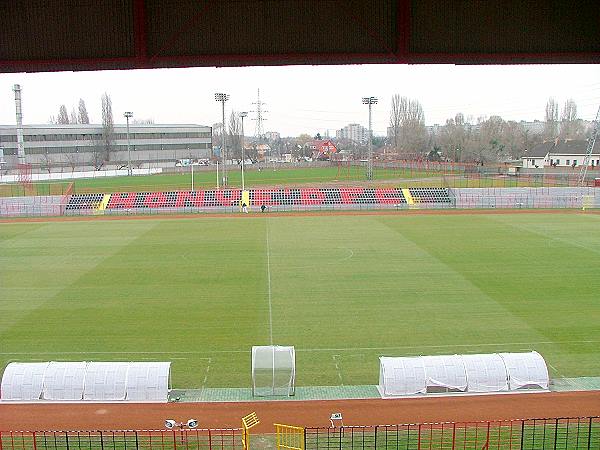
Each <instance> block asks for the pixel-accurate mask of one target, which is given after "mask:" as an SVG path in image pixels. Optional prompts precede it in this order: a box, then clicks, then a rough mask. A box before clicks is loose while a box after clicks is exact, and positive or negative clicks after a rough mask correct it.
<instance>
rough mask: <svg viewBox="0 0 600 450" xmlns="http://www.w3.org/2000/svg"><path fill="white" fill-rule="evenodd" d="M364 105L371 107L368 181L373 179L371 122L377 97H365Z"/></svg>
mask: <svg viewBox="0 0 600 450" xmlns="http://www.w3.org/2000/svg"><path fill="white" fill-rule="evenodd" d="M362 102H363V104H364V105H369V157H368V159H367V180H372V179H373V131H372V122H371V107H372V105H376V104H377V97H363V99H362Z"/></svg>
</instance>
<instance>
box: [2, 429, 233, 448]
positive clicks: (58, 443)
mask: <svg viewBox="0 0 600 450" xmlns="http://www.w3.org/2000/svg"><path fill="white" fill-rule="evenodd" d="M46 449H47V450H74V449H90V450H91V449H102V450H126V449H157V450H158V449H175V450H177V449H198V450H243V447H242V429H240V428H229V429H181V430H180V429H173V430H119V431H0V450H46Z"/></svg>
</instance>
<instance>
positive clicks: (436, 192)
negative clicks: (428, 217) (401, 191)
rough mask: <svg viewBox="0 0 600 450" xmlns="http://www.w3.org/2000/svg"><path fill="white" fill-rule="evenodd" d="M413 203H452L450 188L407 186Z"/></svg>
mask: <svg viewBox="0 0 600 450" xmlns="http://www.w3.org/2000/svg"><path fill="white" fill-rule="evenodd" d="M409 191H410V194H411V195H412V198H413V200H414V202H415V203H442V204H449V203H452V198H451V197H450V190H449V189H448V188H439V187H417V188H409Z"/></svg>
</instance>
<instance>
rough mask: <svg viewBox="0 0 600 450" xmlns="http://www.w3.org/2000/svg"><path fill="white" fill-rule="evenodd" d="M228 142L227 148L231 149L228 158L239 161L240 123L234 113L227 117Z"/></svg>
mask: <svg viewBox="0 0 600 450" xmlns="http://www.w3.org/2000/svg"><path fill="white" fill-rule="evenodd" d="M228 134H229V135H228V136H227V137H228V138H229V139H228V140H229V145H230V147H229V146H228V148H230V149H231V154H230V157H232V158H236V159H241V158H242V147H241V142H242V122H241V119H240V117H239V115H238V113H236V112H235V111H233V110H232V111H231V114H230V115H229V131H228Z"/></svg>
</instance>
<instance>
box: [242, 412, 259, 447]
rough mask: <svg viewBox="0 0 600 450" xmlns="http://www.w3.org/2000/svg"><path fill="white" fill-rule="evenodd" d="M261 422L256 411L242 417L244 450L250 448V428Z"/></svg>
mask: <svg viewBox="0 0 600 450" xmlns="http://www.w3.org/2000/svg"><path fill="white" fill-rule="evenodd" d="M259 423H260V420H258V416H257V415H256V413H255V412H252V413H250V414H248V415H246V416H244V417H242V448H243V449H244V450H249V449H250V430H251V429H252V428H254V427H255V426H256V425H258V424H259Z"/></svg>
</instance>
